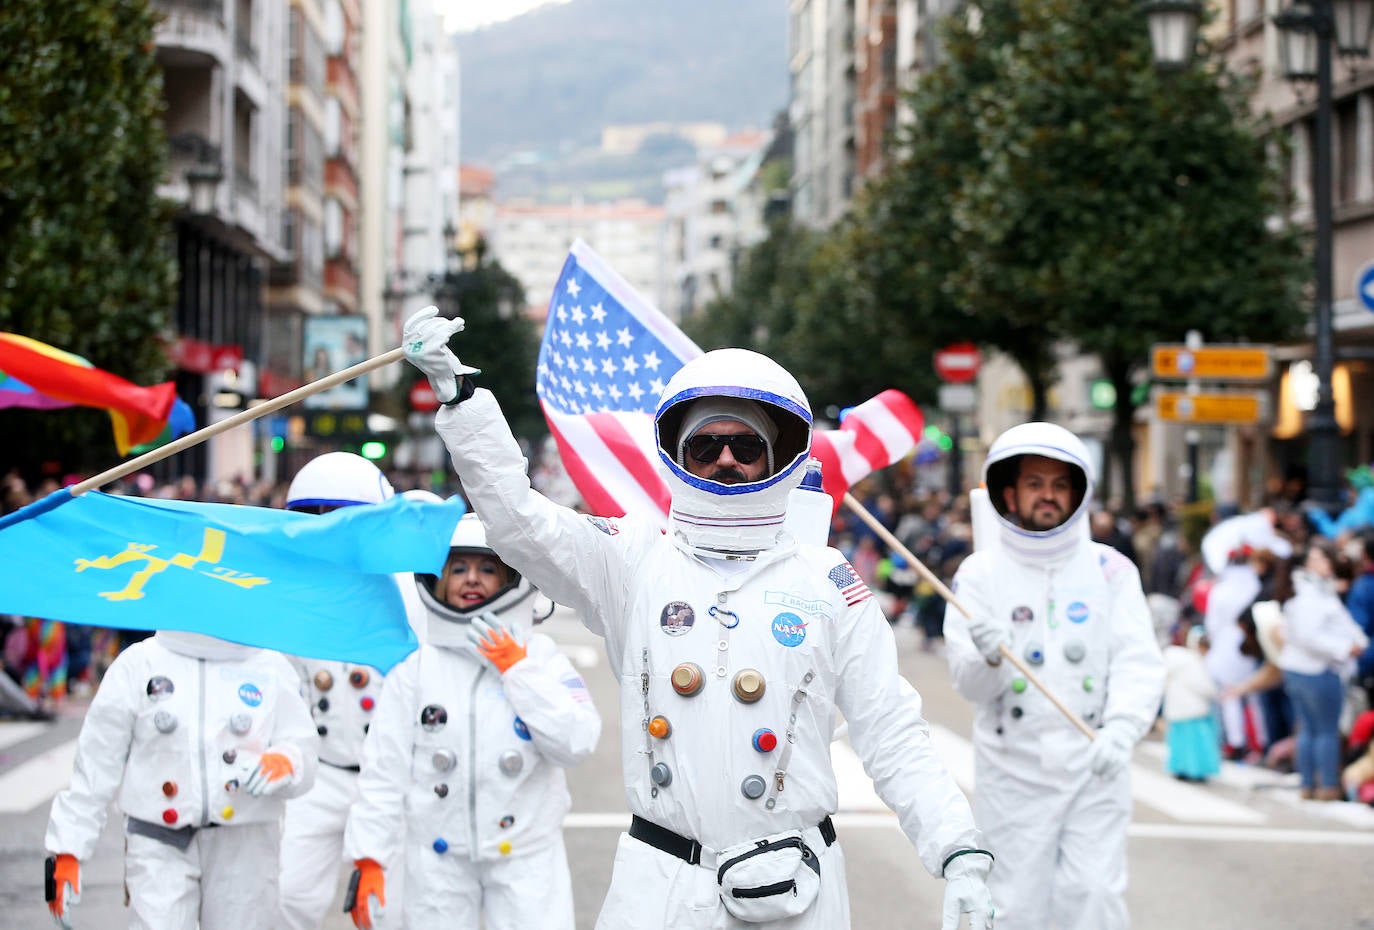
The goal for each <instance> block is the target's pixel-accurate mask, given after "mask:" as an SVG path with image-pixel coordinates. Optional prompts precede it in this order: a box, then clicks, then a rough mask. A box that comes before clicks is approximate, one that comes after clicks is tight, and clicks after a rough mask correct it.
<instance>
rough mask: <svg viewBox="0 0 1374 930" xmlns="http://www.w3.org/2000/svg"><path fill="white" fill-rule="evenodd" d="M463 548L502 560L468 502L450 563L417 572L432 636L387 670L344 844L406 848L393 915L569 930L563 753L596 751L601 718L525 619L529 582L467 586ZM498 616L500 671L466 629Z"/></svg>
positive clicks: (509, 577)
mask: <svg viewBox="0 0 1374 930" xmlns="http://www.w3.org/2000/svg"><path fill="white" fill-rule="evenodd" d="M463 556H476V557H478V558H487V559H490V560H492V562H495V563H497V564H498V565H499V559H498V557H497V556H496V553H495V552H493V551H492V550H491V549H490V548H489V547H488V546H487V543H486V535H485V533H484V531H483V529H482V524H481V521H480V520H478V519H477V517H476V516H475V515H474V514H469V515H467V516H466V517H464V518H463V519H462V520H460V521H459V523H458V526H457V528H456V529H455V530H454V534H453V547H452V549H451V550H450V558H449V563H448V565H447V566H446V570H445V573H444V575H443V576H440V577H435V576H433V575H418V576H417V579H418V581H419V584H418V585H417V587H418V589H419V592H420V597H421V600H422V601H423V602H424V603H425V605H426V607H427V609H428V610H429V614H430V619H429V633H430V638H429V641H428V642H427V643H426V644H425V645H424V646H421V647H420V649H419V650H417V651H416V652H414V653H412V654H411V655H410V657H409V658H408V659H406V660H405V661H404V662H402V663H401V664H400V665H398V666H396V668H394V669H392V671H391V672H390V673H389V674H388V675H387V679H386V687H385V689H384V690H383V692H382V698H381V703H380V704H379V706H378V708H377V713H376V717H375V719H374V721H373V724H372V728H371V729H370V730H369V731H368V736H367V742H366V745H365V746H364V751H363V771H362V775H361V777H360V779H359V782H358V786H359V800H358V802H357V803H356V804H355V805H354V807H353V811H352V813H351V814H350V816H349V819H348V832H347V838H346V841H345V851H346V853H347V856H348V858H350V859H353V860H355V861H356V860H371V861H372V862H374V863H378V864H380V865H381V866H384V867H386V873H387V875H388V877H389V875H390V867H391V865H392V864H393V863H396V862H398V861H401V860H403V861H404V862H405V869H406V875H407V882H408V883H409V886H410V888H411V889H412V893H411V894H409V895H407V896H406V901H405V903H404V919H403V920H402V921H400V922H397V921H395V920H394V918H393V919H391V920H390V925H391V926H404V927H406V928H411V930H420V928H438V927H442V926H460V927H469V926H470V927H476V926H477V925H478V924H479V923H482V924H483V925H484V926H486V927H488V928H490V930H539V928H548V930H555V928H556V930H572V926H573V899H572V879H571V876H570V873H569V871H568V860H567V853H566V851H565V850H564V846H563V817H564V816H565V815H566V814H567V812H568V808H569V806H570V798H569V795H568V786H567V778H566V776H565V775H564V773H563V768H564V767H567V766H572V765H576V764H578V763H579V762H581V761H583V760H584V759H586V758H587V757H588V756H590V755H591V753H592V751H593V750H594V749H595V748H596V741H597V739H598V738H600V735H601V717H600V716H599V715H598V714H597V712H596V708H595V707H594V706H593V705H592V702H591V696H590V694H589V692H588V691H587V687H586V685H585V683H584V682H583V681H582V678H581V676H579V675H578V673H577V671H576V669H574V668H573V665H572V663H571V662H570V661H569V660H568V658H567V657H566V656H564V655H563V654H562V653H561V652H559V651H558V647H557V646H556V645H555V644H554V642H553V640H551V639H550V638H549V637H548V636H545V635H543V634H542V633H534V632H532V624H531V620H530V608H531V601H532V598H531V597H530V595H531V594H532V593H533V588H532V587H531V585H530V583H529V581H528V580H526V579H525V578H523V577H522V576H520V575H519V574H518V573H515V572H514V571H513V570H510V569H508V568H506V569H505V571H506V574H505V577H504V578H502V579H501V581H500V582H496V583H493V584H492V586H491V588H490V589H487V590H483V591H480V592H478V593H477V594H474V596H473V597H472V598H471V599H465V600H464V599H460V598H459V597H455V596H454V592H453V591H452V590H451V589H453V588H455V587H456V586H457V583H458V581H459V575H458V574H456V573H455V572H456V570H455V569H454V568H453V566H454V564H455V562H458V561H459V560H460V559H461V557H463ZM460 564H461V563H460ZM502 568H505V567H504V566H502ZM455 601H456V603H455ZM495 625H499V626H502V627H504V628H505V629H507V630H508V631H509V632H510V633H511V634H512V637H513V641H514V642H516V643H519V644H520V647H519V648H516V649H515V653H516V654H515V655H513V656H512V657H511V658H514V659H515V660H516V661H514V662H512V663H511V664H510V665H509V667H508V668H506V670H505V671H504V672H501V671H499V668H500V664H503V663H498V664H497V665H496V667H493V665H492V664H491V663H489V662H488V661H487V660H486V659H484V658H483V656H482V655H481V654H479V652H478V650H477V648H476V647H475V644H474V641H473V638H474V636H476V635H477V633H478V632H480V631H482V630H483V629H484V628H486V627H487V626H495ZM398 824H404V829H403V830H399V829H397V826H398ZM360 868H361V867H360ZM368 891H369V889H368V888H366V887H364V888H362V889H360V895H366V894H367V893H368ZM381 897H382V896H381V895H379V896H378V898H379V900H378V903H380V899H381ZM359 903H360V904H363V903H366V902H363V901H360V902H359ZM387 910H389V911H390V913H391V914H393V915H400V911H399V910H396V909H394V908H387ZM359 917H360V918H362V915H361V913H360V914H359ZM370 922H371V921H370V919H366V918H364V919H360V920H359V923H360V924H361V925H364V926H366V925H367V924H368V923H370Z"/></svg>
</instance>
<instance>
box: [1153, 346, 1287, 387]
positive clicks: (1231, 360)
mask: <svg viewBox="0 0 1374 930" xmlns="http://www.w3.org/2000/svg"><path fill="white" fill-rule="evenodd" d="M1150 369H1151V372H1152V373H1153V374H1154V376H1155V377H1156V378H1202V379H1209V380H1216V381H1266V380H1268V379H1269V377H1270V375H1271V374H1272V373H1273V370H1274V360H1273V356H1272V354H1271V353H1270V351H1269V347H1268V346H1241V345H1209V346H1202V347H1201V348H1197V349H1190V348H1188V347H1187V346H1184V345H1156V346H1155V347H1154V349H1153V351H1152V352H1151V353H1150Z"/></svg>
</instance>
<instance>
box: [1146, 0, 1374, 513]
mask: <svg viewBox="0 0 1374 930" xmlns="http://www.w3.org/2000/svg"><path fill="white" fill-rule="evenodd" d="M1141 10H1142V12H1144V13H1145V15H1146V17H1147V19H1148V20H1149V28H1150V41H1151V44H1152V46H1153V48H1154V55H1155V63H1156V65H1157V66H1158V67H1160V68H1163V69H1177V68H1180V67H1186V66H1187V64H1188V61H1189V60H1190V59H1191V56H1192V53H1193V47H1194V44H1195V42H1196V36H1197V23H1198V21H1199V20H1200V18H1201V15H1202V4H1201V3H1200V2H1188V0H1147V2H1145V3H1142V4H1141ZM1274 25H1275V26H1277V27H1278V29H1279V64H1280V67H1281V68H1282V69H1283V76H1284V78H1285V79H1287V80H1289V81H1292V82H1299V81H1315V82H1316V85H1317V105H1316V114H1315V117H1316V126H1315V130H1314V133H1313V144H1312V219H1313V226H1314V229H1313V235H1314V240H1313V250H1312V252H1313V265H1314V272H1315V282H1314V283H1315V289H1314V290H1315V297H1316V306H1315V307H1314V312H1313V321H1314V330H1315V340H1316V346H1315V352H1314V359H1313V368H1314V369H1315V371H1316V374H1317V381H1318V388H1317V404H1316V407H1315V408H1314V409H1313V411H1312V413H1311V415H1310V416H1309V418H1308V420H1307V429H1308V436H1309V440H1308V441H1309V450H1310V451H1309V456H1308V496H1309V498H1310V499H1311V501H1312V503H1314V504H1316V505H1317V506H1320V507H1322V508H1324V509H1326V510H1335V509H1339V507H1340V505H1341V479H1340V427H1339V426H1338V425H1337V423H1336V404H1335V398H1334V395H1333V394H1332V392H1331V373H1332V368H1333V362H1334V358H1335V351H1334V348H1333V344H1332V330H1333V325H1332V303H1333V301H1332V258H1331V253H1332V227H1331V161H1332V157H1331V113H1332V94H1331V47H1332V44H1333V42H1334V44H1335V46H1336V50H1337V51H1338V52H1340V54H1342V55H1350V56H1360V57H1367V56H1368V55H1369V42H1370V35H1371V29H1374V0H1298V2H1295V3H1293V4H1292V5H1291V6H1290V7H1289V8H1288V9H1286V10H1284V11H1283V12H1281V13H1279V14H1278V15H1277V16H1275V17H1274Z"/></svg>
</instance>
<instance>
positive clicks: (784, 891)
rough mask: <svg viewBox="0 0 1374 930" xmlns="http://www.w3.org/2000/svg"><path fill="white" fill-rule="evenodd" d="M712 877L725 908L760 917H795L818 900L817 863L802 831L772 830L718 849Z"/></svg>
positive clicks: (757, 919) (744, 916)
mask: <svg viewBox="0 0 1374 930" xmlns="http://www.w3.org/2000/svg"><path fill="white" fill-rule="evenodd" d="M716 861H717V862H718V863H720V865H719V867H718V868H717V869H716V881H717V882H718V883H719V884H720V898H721V900H722V901H723V902H724V903H725V909H726V910H727V911H729V912H730V913H731V914H733V915H734V916H735V917H737V918H739V919H740V920H744V921H748V922H750V923H764V922H767V921H770V920H781V919H782V918H785V917H795V916H797V915H798V914H800V913H802V912H803V911H805V910H806V909H807V908H809V907H810V906H811V904H812V903H813V902H814V901H815V900H816V895H817V893H818V892H819V891H820V888H821V864H820V858H819V856H818V855H817V853H816V851H815V850H813V849H812V848H811V847H810V846H808V845H807V844H806V841H805V840H803V839H802V836H801V834H800V833H796V832H793V833H774V834H771V835H770V836H765V837H763V838H762V839H757V840H750V841H749V842H747V843H740V844H739V845H737V846H730V847H727V848H726V849H722V850H720V852H719V853H717V855H716Z"/></svg>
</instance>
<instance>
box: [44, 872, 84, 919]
mask: <svg viewBox="0 0 1374 930" xmlns="http://www.w3.org/2000/svg"><path fill="white" fill-rule="evenodd" d="M45 884H46V885H47V887H46V889H45V890H46V891H47V892H48V893H49V895H48V912H49V913H50V914H52V919H53V920H55V921H57V925H58V926H59V927H62V928H63V930H72V905H74V904H78V903H80V901H81V863H79V862H77V861H76V857H75V856H73V855H71V854H70V853H58V855H57V857H56V861H55V862H54V863H53V866H52V875H51V877H50V880H49V881H48V882H45Z"/></svg>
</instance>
